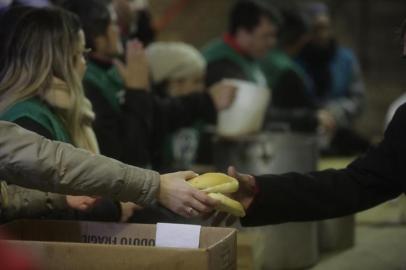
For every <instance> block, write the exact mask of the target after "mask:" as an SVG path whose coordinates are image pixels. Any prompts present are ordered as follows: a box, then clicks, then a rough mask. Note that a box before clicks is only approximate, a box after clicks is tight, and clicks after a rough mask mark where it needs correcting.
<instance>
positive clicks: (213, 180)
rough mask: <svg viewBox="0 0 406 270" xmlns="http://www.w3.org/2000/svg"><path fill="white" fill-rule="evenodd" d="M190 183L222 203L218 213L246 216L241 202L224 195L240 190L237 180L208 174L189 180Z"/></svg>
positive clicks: (219, 174) (217, 174) (220, 174)
mask: <svg viewBox="0 0 406 270" xmlns="http://www.w3.org/2000/svg"><path fill="white" fill-rule="evenodd" d="M188 183H189V184H190V185H192V186H193V187H195V188H197V189H199V190H201V191H204V192H206V193H208V195H209V196H210V197H212V198H213V199H215V200H218V201H219V202H220V203H219V205H218V206H217V208H216V209H217V210H218V211H221V212H227V213H230V214H232V215H234V216H237V217H243V216H245V211H244V208H243V207H242V205H241V204H240V203H239V202H237V201H235V200H233V199H231V198H229V197H227V196H225V195H223V194H230V193H234V192H236V191H237V190H238V181H237V179H235V178H233V177H230V176H228V175H226V174H223V173H206V174H202V175H199V176H197V177H195V178H193V179H191V180H189V181H188Z"/></svg>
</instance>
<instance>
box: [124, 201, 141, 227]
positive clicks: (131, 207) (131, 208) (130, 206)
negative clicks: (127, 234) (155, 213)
mask: <svg viewBox="0 0 406 270" xmlns="http://www.w3.org/2000/svg"><path fill="white" fill-rule="evenodd" d="M120 206H121V218H120V222H127V221H128V220H129V219H130V218H131V217H132V216H133V215H134V212H135V211H137V210H142V209H143V208H142V206H139V205H138V204H135V203H132V202H120Z"/></svg>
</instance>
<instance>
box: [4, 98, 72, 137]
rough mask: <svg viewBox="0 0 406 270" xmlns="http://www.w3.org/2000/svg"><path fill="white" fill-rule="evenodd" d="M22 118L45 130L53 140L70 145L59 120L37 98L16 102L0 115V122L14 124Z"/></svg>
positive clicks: (67, 135)
mask: <svg viewBox="0 0 406 270" xmlns="http://www.w3.org/2000/svg"><path fill="white" fill-rule="evenodd" d="M23 117H26V118H29V119H31V120H33V121H35V122H37V123H38V124H40V125H41V126H42V127H44V128H45V129H47V130H48V131H49V132H50V133H51V134H52V136H53V138H52V139H53V140H56V141H61V142H65V143H71V139H70V136H69V134H68V132H67V130H66V128H65V126H64V125H63V123H62V121H61V119H60V118H59V117H58V116H57V115H56V114H55V113H54V112H52V111H51V110H50V108H49V106H47V105H46V104H45V103H44V102H42V101H41V100H40V99H39V98H35V97H34V98H30V99H27V100H24V101H21V102H18V103H16V104H14V105H13V106H12V107H10V108H9V109H8V110H6V111H5V112H4V113H3V114H1V115H0V119H1V120H4V121H9V122H15V121H16V120H18V119H20V118H23Z"/></svg>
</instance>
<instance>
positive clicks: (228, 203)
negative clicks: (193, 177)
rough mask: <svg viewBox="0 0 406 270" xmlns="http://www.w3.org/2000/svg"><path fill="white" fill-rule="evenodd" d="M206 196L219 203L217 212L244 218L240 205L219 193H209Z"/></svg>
mask: <svg viewBox="0 0 406 270" xmlns="http://www.w3.org/2000/svg"><path fill="white" fill-rule="evenodd" d="M208 195H209V196H210V197H211V198H213V199H215V200H218V201H219V202H220V204H219V206H218V207H217V210H218V211H221V212H226V213H229V214H231V215H234V216H237V217H244V216H245V211H244V208H243V207H242V205H241V203H239V202H237V201H235V200H233V199H230V198H229V197H227V196H225V195H223V194H221V193H209V194H208Z"/></svg>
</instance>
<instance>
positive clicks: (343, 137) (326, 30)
mask: <svg viewBox="0 0 406 270" xmlns="http://www.w3.org/2000/svg"><path fill="white" fill-rule="evenodd" d="M303 8H304V10H305V12H306V14H307V15H308V16H309V19H310V24H311V32H312V33H311V39H310V42H309V43H308V44H307V45H306V46H305V47H304V48H303V49H302V51H301V52H300V54H299V56H298V57H297V62H298V63H299V65H300V66H301V67H302V68H303V70H304V71H305V73H306V74H307V76H308V78H309V79H310V80H309V85H310V87H309V88H308V90H309V91H308V92H307V97H308V98H307V99H308V100H310V101H311V102H312V103H313V106H315V107H317V108H318V110H319V113H320V116H321V119H325V120H326V122H327V121H328V122H330V123H329V124H328V125H324V127H327V130H326V132H327V133H330V135H329V136H327V137H329V138H328V139H327V140H326V141H325V143H322V144H325V145H324V146H322V147H323V148H325V149H329V150H328V152H330V153H331V154H347V155H351V154H355V153H357V152H362V151H364V150H366V148H367V147H368V145H369V143H368V141H366V140H365V139H364V138H362V137H361V136H359V135H358V134H357V133H356V132H355V131H354V129H353V123H354V120H355V119H356V117H357V116H359V114H360V113H361V112H362V109H363V108H364V105H365V86H364V82H363V80H362V75H361V69H360V65H359V63H358V60H357V58H356V57H355V55H354V53H353V52H352V50H350V49H348V48H345V47H343V46H341V45H340V43H339V41H337V39H336V38H335V37H334V35H333V31H332V25H331V17H330V14H329V10H328V7H327V5H326V4H324V3H321V2H316V3H311V4H308V5H305V6H304V7H303ZM327 137H326V138H327ZM330 140H331V145H330V143H329V141H330Z"/></svg>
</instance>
